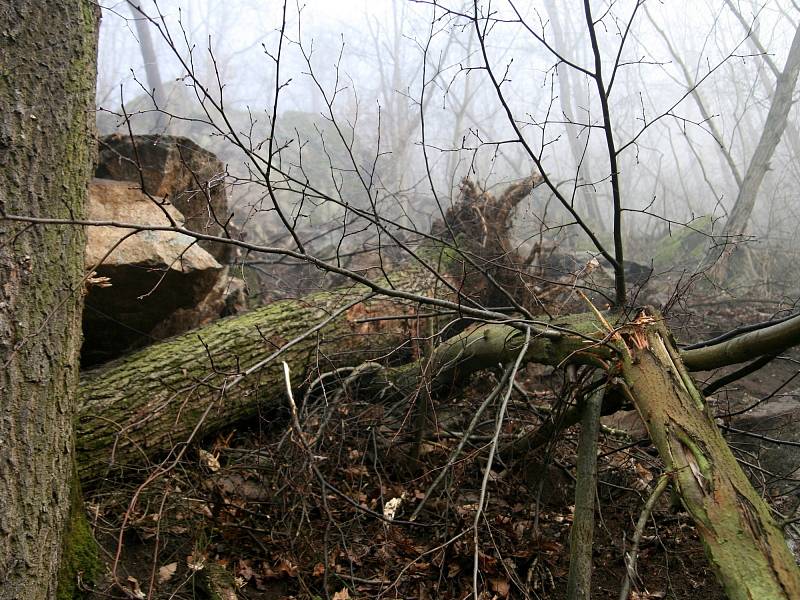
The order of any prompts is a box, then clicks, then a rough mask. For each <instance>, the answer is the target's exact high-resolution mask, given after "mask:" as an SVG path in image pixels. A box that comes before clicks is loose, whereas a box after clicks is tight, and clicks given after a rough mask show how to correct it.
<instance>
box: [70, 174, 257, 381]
mask: <svg viewBox="0 0 800 600" xmlns="http://www.w3.org/2000/svg"><path fill="white" fill-rule="evenodd" d="M137 188H138V186H136V185H132V184H130V183H127V182H120V181H109V180H101V179H95V180H94V181H93V182H92V184H91V185H90V188H89V201H88V206H87V213H88V218H89V219H92V220H104V221H106V220H108V221H123V222H128V223H141V224H146V225H168V224H169V221H168V219H167V217H166V215H165V213H167V214H169V215H170V216H171V217H172V218H173V219H175V221H177V222H178V223H182V222H183V221H184V217H183V215H182V214H181V213H180V212H179V211H178V210H177V209H176V208H175V207H174V206H171V205H170V204H168V203H165V202H163V200H162V199H159V198H156V197H154V196H148V195H147V194H144V193H142V191H141V190H140V189H137ZM86 265H87V269H89V268H94V271H95V272H96V275H95V276H94V278H93V281H94V284H90V285H89V286H88V292H87V296H86V302H85V310H84V318H83V332H84V350H83V355H82V362H83V365H84V366H90V365H94V364H98V363H101V362H105V361H107V360H110V359H112V358H115V357H117V356H120V355H121V354H124V353H126V352H128V351H130V350H133V349H135V348H138V347H141V346H144V345H146V344H148V343H151V342H153V341H157V340H160V339H164V338H165V337H168V336H170V335H174V334H177V333H182V332H184V331H187V330H189V329H192V328H194V327H198V326H199V325H202V324H205V323H208V322H209V321H211V320H213V319H214V318H217V317H219V316H220V315H221V314H224V313H225V312H226V311H228V312H230V310H229V309H228V308H226V306H227V304H230V303H231V302H233V310H234V311H235V309H236V308H237V304H236V303H237V302H240V301H241V298H240V297H241V295H242V292H241V287H242V284H236V283H233V284H231V282H230V281H229V278H227V277H225V275H226V273H227V269H224V268H223V266H222V265H220V264H219V262H218V261H217V260H216V259H215V258H214V257H213V256H212V255H211V254H209V253H208V252H206V251H205V250H204V249H203V248H201V247H200V246H199V245H198V244H197V243H196V242H195V240H194V239H193V238H191V237H189V236H186V235H182V234H179V233H175V232H171V231H146V230H145V231H140V232H138V233H136V234H135V235H131V231H130V230H124V229H119V228H115V227H90V228H88V230H87V244H86ZM101 278H107V281H106V280H103V279H101ZM109 284H110V285H109ZM231 285H233V286H234V288H236V289H238V295H237V294H236V293H235V294H234V295H233V296H232V299H231V298H229V297H228V294H227V293H226V292H228V291H229V288H230V286H231ZM237 286H238V287H237ZM234 291H235V292H236V290H234Z"/></svg>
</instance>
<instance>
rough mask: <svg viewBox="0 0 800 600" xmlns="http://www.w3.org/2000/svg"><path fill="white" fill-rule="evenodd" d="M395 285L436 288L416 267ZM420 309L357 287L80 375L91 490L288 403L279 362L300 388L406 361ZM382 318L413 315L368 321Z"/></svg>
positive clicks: (81, 427) (82, 439)
mask: <svg viewBox="0 0 800 600" xmlns="http://www.w3.org/2000/svg"><path fill="white" fill-rule="evenodd" d="M393 280H394V281H395V282H396V283H400V284H404V285H406V286H407V287H406V289H412V288H413V289H420V288H421V287H426V286H427V285H428V283H430V280H429V278H426V276H425V275H424V274H422V273H420V272H418V271H415V270H410V271H408V272H406V273H404V274H398V275H397V276H395V277H394V278H393ZM418 310H419V307H417V306H415V305H414V304H412V303H410V302H407V301H397V300H391V299H388V300H387V299H385V298H382V299H377V298H374V297H371V296H370V291H369V290H368V289H366V288H364V287H362V286H352V287H348V288H343V289H339V290H336V291H332V292H322V293H317V294H312V295H309V296H307V297H304V298H301V299H297V300H286V301H281V302H276V303H274V304H271V305H269V306H266V307H264V308H261V309H259V310H255V311H253V312H250V313H247V314H245V315H239V316H234V317H229V318H227V319H222V320H220V321H217V322H215V323H213V324H211V325H209V326H207V327H203V328H201V329H198V330H195V331H192V332H189V333H187V334H184V335H181V336H178V337H175V338H172V339H169V340H166V341H164V342H161V343H158V344H155V345H153V346H150V347H148V348H144V349H142V350H140V351H137V352H135V353H133V354H131V355H129V356H126V357H123V358H121V359H118V360H116V361H113V362H111V363H108V364H106V365H103V366H102V367H99V368H97V369H93V370H90V371H86V372H84V373H83V374H82V377H81V383H80V392H79V411H78V415H79V418H78V422H77V425H76V427H77V451H78V462H79V471H80V476H81V479H82V480H83V482H84V484H87V485H91V482H92V481H93V480H95V479H97V478H98V477H102V476H104V475H105V474H108V473H109V472H111V471H118V470H125V469H148V468H149V467H151V466H152V464H153V463H152V461H153V460H154V459H155V458H157V457H161V456H163V455H165V454H166V453H167V452H169V451H170V450H173V449H175V447H176V445H181V444H185V443H186V442H187V440H189V439H190V438H194V439H197V438H198V437H200V436H203V435H208V434H210V433H213V432H214V431H218V430H219V429H221V428H222V427H225V426H230V425H232V424H234V423H237V422H241V421H243V420H246V419H248V418H251V417H253V416H254V415H256V414H257V413H258V411H259V410H260V409H268V408H269V407H270V406H274V405H275V404H276V403H279V402H283V396H282V394H283V386H282V374H281V373H282V372H281V371H280V361H282V360H285V361H287V362H288V363H289V364H290V365H292V368H293V369H292V370H293V373H295V381H294V383H295V384H296V385H297V386H298V387H300V386H302V385H303V383H304V381H305V379H306V378H307V377H309V378H312V379H313V378H314V377H316V375H315V374H313V373H317V372H318V371H325V370H328V369H334V368H337V367H343V366H356V365H359V364H361V363H362V362H364V361H369V360H374V359H376V358H379V357H383V358H386V357H389V358H393V359H394V360H403V359H407V357H408V356H407V355H408V354H409V353H410V351H411V350H412V342H411V340H412V339H413V338H414V337H415V336H414V335H412V334H413V331H412V328H413V327H414V324H415V321H414V314H415V312H417V311H418ZM385 314H392V315H395V316H401V315H409V319H396V320H392V321H388V322H383V321H381V322H380V326H378V323H377V322H370V321H369V320H368V319H369V318H370V317H371V316H377V315H385Z"/></svg>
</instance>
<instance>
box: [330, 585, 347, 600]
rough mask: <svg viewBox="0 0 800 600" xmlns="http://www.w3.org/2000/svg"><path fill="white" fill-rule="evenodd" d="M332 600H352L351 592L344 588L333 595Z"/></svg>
mask: <svg viewBox="0 0 800 600" xmlns="http://www.w3.org/2000/svg"><path fill="white" fill-rule="evenodd" d="M332 600H350V592H349V591H348V590H347V588H342V589H341V591H338V592H336V593H335V594H334V595H333V598H332Z"/></svg>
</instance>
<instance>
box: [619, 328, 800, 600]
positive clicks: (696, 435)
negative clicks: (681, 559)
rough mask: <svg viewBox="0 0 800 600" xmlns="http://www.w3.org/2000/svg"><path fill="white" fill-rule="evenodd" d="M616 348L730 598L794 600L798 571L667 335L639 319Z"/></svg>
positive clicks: (638, 404)
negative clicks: (619, 350) (791, 599)
mask: <svg viewBox="0 0 800 600" xmlns="http://www.w3.org/2000/svg"><path fill="white" fill-rule="evenodd" d="M620 342H621V343H620V344H618V345H617V346H618V348H620V349H621V356H622V375H623V377H624V379H625V382H626V383H627V385H628V386H629V387H630V390H631V392H632V395H633V398H634V399H635V403H636V408H637V409H638V410H639V413H640V414H641V416H642V420H643V421H644V423H645V425H646V426H647V431H648V432H649V433H650V438H651V439H652V440H653V443H654V444H655V446H656V448H657V449H658V453H659V456H661V459H662V460H663V461H664V465H665V467H666V469H667V471H668V472H669V473H670V474H671V477H672V481H673V484H674V485H675V487H676V489H677V491H678V493H679V494H680V497H681V500H682V501H683V505H684V506H685V507H686V510H687V511H688V512H689V514H690V515H691V516H692V518H693V519H694V522H695V525H696V526H697V532H698V533H699V535H700V538H701V539H702V541H703V544H704V545H705V548H706V554H707V555H708V557H709V560H710V562H711V566H712V567H713V568H714V570H715V571H716V573H717V577H718V579H719V580H720V582H721V583H722V586H723V588H724V589H725V593H726V594H727V596H728V598H730V599H731V600H739V599H741V600H752V599H753V598H787V599H788V598H800V571H798V568H797V565H796V564H795V560H794V556H793V555H792V553H791V552H790V551H789V547H788V546H787V544H786V541H785V540H784V538H783V533H782V532H781V530H780V529H779V528H778V527H777V525H776V524H775V521H774V520H773V519H772V515H771V514H770V509H769V507H768V506H767V504H766V503H765V502H764V500H763V499H762V498H761V497H760V496H759V495H758V493H757V492H756V491H755V490H754V489H753V486H752V485H751V484H750V482H749V481H748V479H747V476H746V475H745V474H744V471H742V469H741V467H740V466H739V463H738V462H737V461H736V458H735V457H734V455H733V453H732V452H731V450H730V447H729V446H728V444H727V442H726V441H725V439H724V438H723V437H722V434H721V433H720V431H719V429H718V428H717V426H716V425H715V423H714V421H713V419H712V417H711V415H710V414H709V411H708V409H707V406H706V402H705V398H703V395H702V394H701V393H700V392H699V391H698V390H697V388H696V386H695V384H694V381H693V380H692V378H691V376H690V375H689V374H688V372H687V370H686V368H685V367H684V365H683V361H682V360H681V358H680V356H679V354H678V352H677V350H676V349H675V346H674V342H673V341H672V340H671V336H670V335H669V333H668V331H667V329H666V327H665V326H664V325H663V324H661V323H660V322H658V320H656V319H654V318H651V317H647V316H643V317H641V318H640V319H638V320H637V321H636V322H634V323H632V324H631V325H630V326H628V327H627V328H625V330H624V331H623V333H622V336H621V340H620Z"/></svg>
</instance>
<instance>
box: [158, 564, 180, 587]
mask: <svg viewBox="0 0 800 600" xmlns="http://www.w3.org/2000/svg"><path fill="white" fill-rule="evenodd" d="M177 569H178V563H177V562H172V563H169V564H168V565H164V566H163V567H161V568H160V569H159V570H158V583H165V582H167V581H169V580H170V579H172V576H173V575H175V571H176V570H177Z"/></svg>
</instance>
